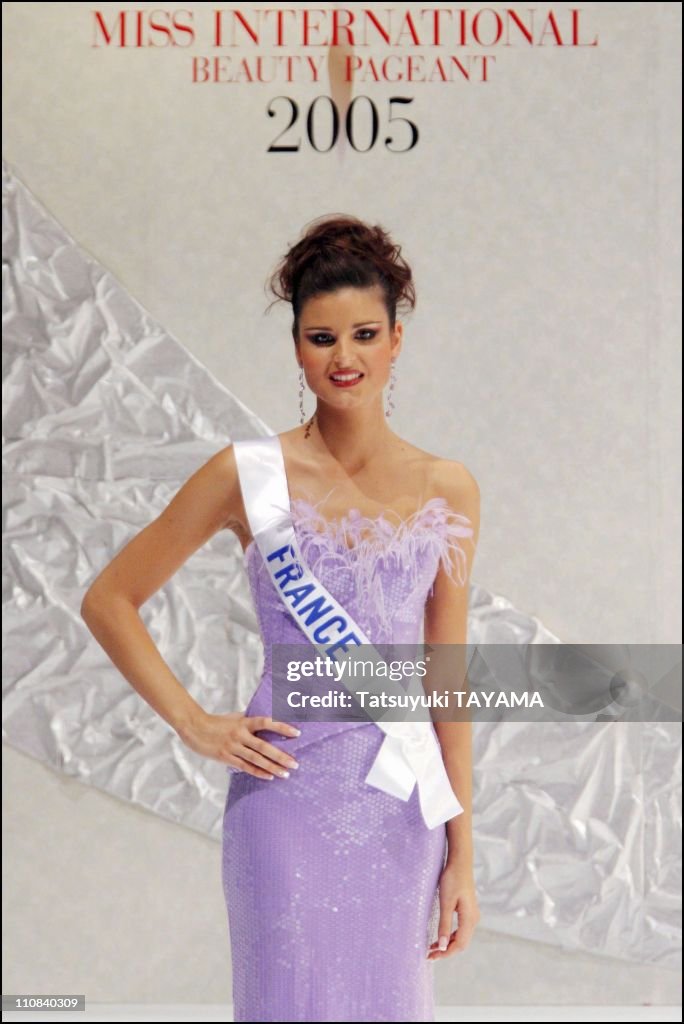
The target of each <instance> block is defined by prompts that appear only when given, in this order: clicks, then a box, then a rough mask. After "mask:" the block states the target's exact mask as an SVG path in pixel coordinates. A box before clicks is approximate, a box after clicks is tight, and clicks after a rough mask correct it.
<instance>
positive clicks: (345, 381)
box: [295, 285, 403, 408]
mask: <svg viewBox="0 0 684 1024" xmlns="http://www.w3.org/2000/svg"><path fill="white" fill-rule="evenodd" d="M402 334H403V327H402V325H401V323H399V321H397V322H396V323H395V326H394V329H393V330H390V326H389V317H388V314H387V309H386V308H385V303H384V301H383V293H382V289H381V288H380V286H379V285H374V286H373V287H372V288H340V289H338V290H337V291H335V292H327V293H325V294H323V295H316V296H313V297H312V298H310V299H307V301H306V302H305V303H304V305H303V306H302V309H301V312H300V317H299V340H298V344H297V345H296V348H295V352H296V356H297V362H298V363H299V365H300V366H301V367H302V368H303V369H304V376H305V378H306V382H307V384H308V385H309V387H310V388H311V390H312V391H313V392H314V394H315V395H317V396H318V397H319V398H320V399H322V400H323V401H324V402H328V403H329V404H330V405H335V406H338V407H340V408H352V407H354V406H356V405H358V404H366V403H368V402H369V401H372V400H375V399H376V398H377V397H378V396H382V390H383V388H384V387H385V385H386V384H387V381H388V379H389V375H390V370H391V363H392V359H393V358H396V357H397V356H398V354H399V351H400V349H401V341H402ZM342 371H349V372H348V373H344V374H343V375H342V378H341V377H340V374H341V373H342Z"/></svg>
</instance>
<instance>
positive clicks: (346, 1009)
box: [222, 497, 472, 1021]
mask: <svg viewBox="0 0 684 1024" xmlns="http://www.w3.org/2000/svg"><path fill="white" fill-rule="evenodd" d="M291 512H292V521H293V525H294V529H295V534H296V536H297V539H298V542H299V546H300V550H301V553H302V557H303V558H304V559H305V560H306V562H307V564H308V565H309V567H310V568H311V570H312V572H313V573H314V574H315V575H316V576H317V577H318V579H319V580H320V581H321V582H322V583H323V585H324V586H325V587H327V589H328V590H329V591H330V593H331V594H333V596H334V597H335V598H337V600H338V601H339V602H340V603H341V604H342V605H343V607H345V608H346V609H347V610H348V611H349V612H350V613H351V614H352V615H353V616H354V618H355V619H356V621H357V622H358V623H359V625H360V626H361V628H362V629H363V630H364V631H365V632H366V633H367V635H368V636H369V639H370V640H371V641H372V642H374V643H407V644H414V643H418V642H419V638H420V631H421V626H422V617H423V612H424V605H425V601H426V598H427V597H428V594H429V593H430V591H431V586H432V583H433V581H434V578H435V575H436V573H437V570H438V568H439V564H440V562H442V564H444V567H445V568H446V569H447V571H448V572H449V574H450V575H451V576H452V578H456V579H458V580H459V582H461V583H462V582H463V580H464V578H465V577H464V572H465V555H464V552H463V548H462V545H461V540H462V538H463V537H467V536H470V535H471V533H472V530H471V529H470V526H469V521H468V520H467V518H466V517H465V516H462V515H460V514H458V513H455V512H454V511H453V510H452V509H451V508H450V507H449V505H448V503H447V502H446V499H444V498H439V497H438V498H432V499H430V500H429V501H428V502H427V503H426V504H425V505H423V506H422V507H421V508H420V509H418V510H417V512H415V513H414V514H413V516H411V517H410V519H408V520H403V521H401V520H399V518H398V516H397V515H396V514H395V513H393V512H391V513H389V514H387V515H384V516H380V517H375V518H371V517H367V516H362V515H361V514H360V512H359V511H358V510H357V509H352V510H350V511H349V512H348V513H347V515H346V516H345V517H344V518H343V519H342V520H336V521H335V522H329V521H327V520H326V519H325V518H324V517H323V516H322V514H321V513H320V511H319V509H318V507H317V506H316V505H313V504H310V503H309V502H307V501H305V500H304V499H301V498H300V499H294V500H293V501H292V503H291ZM245 559H246V567H247V572H248V576H249V582H250V587H251V591H252V596H253V600H254V604H255V608H256V611H257V615H258V619H259V625H260V630H261V635H262V638H263V641H264V668H263V672H262V676H261V679H260V682H259V685H258V687H257V689H256V691H255V693H254V695H253V697H252V699H251V700H250V702H249V705H248V707H247V708H246V714H248V715H261V714H265V715H271V714H272V713H273V708H272V704H271V693H272V691H271V685H272V680H271V648H270V645H271V644H272V643H297V644H301V643H303V642H304V643H306V642H307V640H306V637H304V635H303V634H302V632H301V630H300V629H299V627H298V626H297V624H296V622H295V621H294V620H293V619H292V618H290V616H289V614H288V611H287V609H286V608H285V606H284V605H283V603H282V600H281V598H280V597H279V596H278V594H277V593H276V591H275V588H274V586H273V582H272V580H271V578H270V576H269V574H268V571H267V569H266V567H265V565H264V564H263V560H262V556H261V553H260V551H259V549H258V547H257V546H256V545H255V544H254V542H252V543H250V545H249V546H248V548H247V549H246V552H245ZM302 656H304V653H303V654H302ZM279 717H280V718H281V720H284V721H287V718H283V716H279ZM295 724H296V725H297V727H298V728H300V729H301V735H300V736H298V737H295V738H293V739H287V738H285V737H284V736H282V735H281V734H280V733H275V732H272V731H270V730H265V731H262V732H260V733H259V735H260V736H262V737H263V738H264V739H267V740H269V741H270V742H272V743H274V744H275V745H277V746H280V747H282V748H283V749H285V750H287V751H288V752H290V753H291V754H293V756H294V757H295V758H296V759H297V761H298V762H299V768H298V769H294V770H292V771H291V772H290V777H289V778H280V777H278V776H276V778H275V779H274V780H272V781H269V780H268V779H258V778H256V777H255V776H253V775H250V774H249V773H247V772H241V771H236V770H235V769H229V773H230V774H229V779H230V786H229V789H228V794H227V799H226V805H225V811H224V817H223V850H222V879H223V890H224V895H225V901H226V907H227V911H228V921H229V930H230V940H231V951H232V966H233V1002H234V1010H235V1016H234V1019H235V1020H236V1021H433V1020H434V1019H435V1017H434V996H433V970H434V963H433V962H432V961H429V960H427V959H426V953H427V949H428V945H429V943H430V942H432V941H434V939H435V938H436V928H437V923H438V913H439V903H438V894H437V886H438V880H439V874H440V871H441V869H442V866H443V863H444V857H445V852H446V830H445V826H444V825H442V826H439V827H437V828H435V829H428V828H427V826H426V825H425V823H424V821H423V817H422V814H421V811H420V806H419V798H418V789H417V787H415V788H414V790H413V793H412V794H411V797H410V798H409V800H408V801H403V800H400V799H398V798H397V797H394V796H390V795H388V794H386V793H384V792H383V791H381V790H379V789H375V788H373V787H371V786H369V785H368V784H367V783H366V782H365V781H364V780H365V776H366V775H367V773H368V772H369V771H370V768H371V765H372V763H373V761H374V760H375V757H376V754H377V752H378V750H379V749H380V745H381V743H382V741H383V738H384V734H383V733H382V731H381V729H380V728H379V727H378V726H377V725H375V724H374V723H373V722H349V721H347V722H314V721H310V722H307V721H299V722H296V723H295ZM456 795H457V796H458V794H456Z"/></svg>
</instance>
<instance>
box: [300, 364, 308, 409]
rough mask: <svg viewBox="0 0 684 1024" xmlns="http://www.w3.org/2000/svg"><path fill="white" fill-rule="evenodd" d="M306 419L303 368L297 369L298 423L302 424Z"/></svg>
mask: <svg viewBox="0 0 684 1024" xmlns="http://www.w3.org/2000/svg"><path fill="white" fill-rule="evenodd" d="M305 419H306V413H305V412H304V367H303V366H300V367H299V422H300V423H303V422H304V420H305Z"/></svg>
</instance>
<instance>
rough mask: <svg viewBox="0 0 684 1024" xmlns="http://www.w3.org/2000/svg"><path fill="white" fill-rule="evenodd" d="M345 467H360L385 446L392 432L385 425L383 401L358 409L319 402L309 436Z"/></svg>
mask: <svg viewBox="0 0 684 1024" xmlns="http://www.w3.org/2000/svg"><path fill="white" fill-rule="evenodd" d="M315 435H316V436H317V437H318V439H319V441H320V443H321V445H322V447H324V448H325V449H326V450H327V451H328V452H329V454H330V455H332V457H333V458H334V459H335V460H336V461H337V462H339V463H340V465H341V466H343V467H344V468H345V469H347V470H352V471H354V470H358V469H362V468H363V467H364V466H365V465H366V464H367V463H369V462H370V461H371V460H372V459H373V458H374V457H376V456H377V455H378V454H380V453H381V452H382V451H383V450H384V449H386V448H387V447H388V445H389V444H390V443H391V441H392V439H393V438H394V437H395V434H394V433H393V431H392V430H390V428H389V427H388V425H387V420H386V419H385V414H384V412H383V408H382V402H381V401H379V402H374V403H373V404H372V405H369V406H364V407H363V408H361V409H353V410H351V409H350V410H344V409H334V408H332V407H331V406H329V405H325V404H324V403H322V402H318V403H317V405H316V414H315V419H314V428H313V430H312V432H311V438H312V439H313V437H314V436H315Z"/></svg>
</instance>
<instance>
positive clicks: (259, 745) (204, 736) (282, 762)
mask: <svg viewBox="0 0 684 1024" xmlns="http://www.w3.org/2000/svg"><path fill="white" fill-rule="evenodd" d="M261 729H268V730H270V731H271V732H279V733H282V734H283V736H287V737H290V736H299V734H300V730H299V729H297V728H296V727H295V726H293V725H288V723H287V722H277V721H274V719H272V718H269V717H268V716H267V715H245V714H243V713H242V712H240V711H233V712H230V713H229V714H225V715H211V714H208V713H207V712H204V711H203V712H202V714H201V715H200V716H199V718H197V719H195V720H194V721H193V722H192V723H191V724H190V725H188V726H186V728H185V729H184V730H183V733H182V735H181V734H180V733H179V735H181V739H182V740H183V742H184V743H185V745H186V746H188V747H190V749H191V750H194V751H195V752H196V753H198V754H203V755H204V756H205V757H213V758H214V759H215V760H216V761H222V762H224V763H225V764H228V765H230V766H231V767H232V768H237V769H239V770H240V771H243V772H247V773H248V774H249V775H254V776H256V778H258V779H273V778H274V777H275V776H276V775H279V776H281V777H287V776H288V775H289V769H290V768H298V767H299V765H298V764H297V762H296V761H295V759H294V758H293V757H292V756H291V755H290V754H287V753H286V752H285V751H284V750H280V748H279V747H276V746H274V745H273V743H269V742H268V741H267V740H263V739H261V738H260V737H259V736H257V735H255V734H256V733H257V732H258V731H259V730H261Z"/></svg>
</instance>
